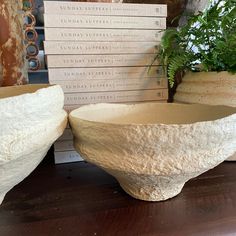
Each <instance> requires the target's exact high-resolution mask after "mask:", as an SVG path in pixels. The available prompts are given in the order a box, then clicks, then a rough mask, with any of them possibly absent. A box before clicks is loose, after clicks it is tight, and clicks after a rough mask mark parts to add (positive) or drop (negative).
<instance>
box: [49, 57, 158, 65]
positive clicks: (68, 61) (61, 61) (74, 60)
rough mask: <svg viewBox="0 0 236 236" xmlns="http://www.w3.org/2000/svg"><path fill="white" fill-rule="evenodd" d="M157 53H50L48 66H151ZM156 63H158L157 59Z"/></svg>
mask: <svg viewBox="0 0 236 236" xmlns="http://www.w3.org/2000/svg"><path fill="white" fill-rule="evenodd" d="M154 58H155V54H121V55H60V56H58V55H48V56H47V63H48V67H49V68H52V67H55V68H56V67H57V68H58V67H74V68H76V67H111V66H117V67H119V66H134V65H135V66H149V65H151V64H152V63H153V61H154ZM154 65H158V62H157V61H155V62H154Z"/></svg>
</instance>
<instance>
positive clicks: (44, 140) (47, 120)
mask: <svg viewBox="0 0 236 236" xmlns="http://www.w3.org/2000/svg"><path fill="white" fill-rule="evenodd" d="M63 104H64V94H63V91H62V89H61V88H60V86H58V85H55V86H46V85H23V86H16V87H15V86H14V87H3V88H0V114H1V115H0V124H1V125H0V204H1V202H2V200H3V198H4V196H5V194H6V193H7V192H8V191H9V190H10V189H11V188H13V187H14V186H15V185H16V184H18V183H19V182H20V181H22V180H23V179H24V178H25V177H26V176H28V175H29V174H30V173H31V172H32V171H33V170H34V169H35V167H36V166H37V165H38V164H39V163H40V162H41V160H42V159H43V158H44V156H45V155H46V153H47V151H48V149H49V148H50V146H51V145H52V144H53V142H54V141H55V140H56V139H57V138H58V137H59V136H60V135H61V134H62V132H63V130H64V128H65V127H66V124H67V114H66V112H65V111H64V110H63Z"/></svg>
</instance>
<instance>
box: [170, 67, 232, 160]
mask: <svg viewBox="0 0 236 236" xmlns="http://www.w3.org/2000/svg"><path fill="white" fill-rule="evenodd" d="M174 100H175V102H182V103H200V104H208V105H226V106H233V107H236V74H235V75H233V74H230V73H228V72H219V73H217V72H196V73H191V72H190V73H187V74H186V75H185V76H184V78H183V80H182V83H181V84H180V85H179V86H178V88H177V91H176V94H175V97H174ZM235 160H236V154H234V155H233V156H232V157H230V158H229V159H228V161H235Z"/></svg>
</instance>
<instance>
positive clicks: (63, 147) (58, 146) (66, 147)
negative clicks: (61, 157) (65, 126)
mask: <svg viewBox="0 0 236 236" xmlns="http://www.w3.org/2000/svg"><path fill="white" fill-rule="evenodd" d="M54 150H55V151H56V152H62V151H75V148H74V144H73V139H72V140H64V141H57V142H55V143H54Z"/></svg>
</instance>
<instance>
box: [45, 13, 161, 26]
mask: <svg viewBox="0 0 236 236" xmlns="http://www.w3.org/2000/svg"><path fill="white" fill-rule="evenodd" d="M44 22H45V27H59V28H60V27H61V28H65V27H66V28H104V29H114V28H116V29H165V28H166V19H165V18H157V17H125V16H124V17H122V16H109V17H108V16H85V15H80V16H77V15H48V14H44Z"/></svg>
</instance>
